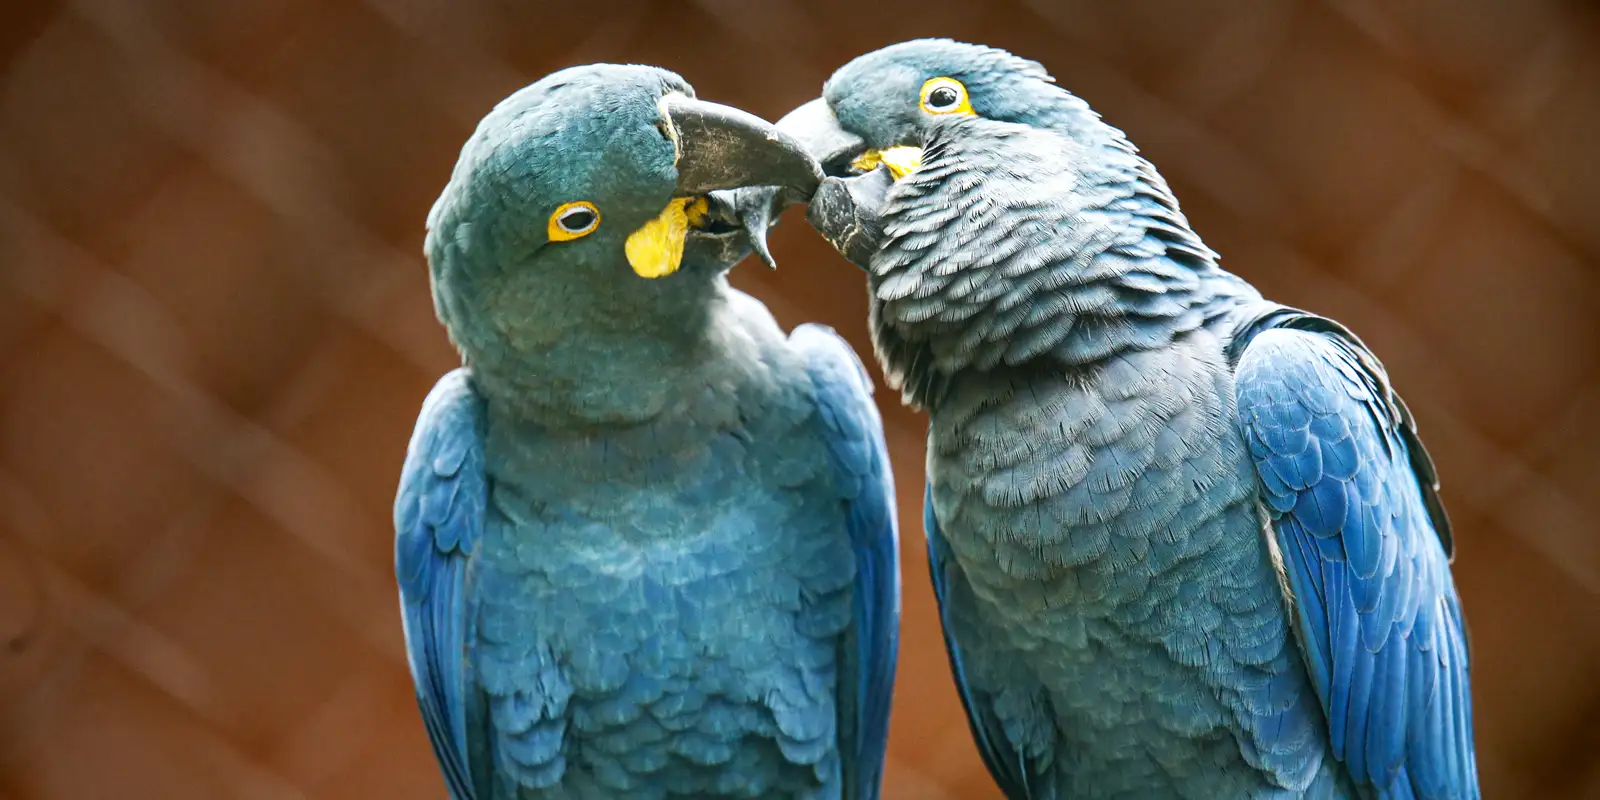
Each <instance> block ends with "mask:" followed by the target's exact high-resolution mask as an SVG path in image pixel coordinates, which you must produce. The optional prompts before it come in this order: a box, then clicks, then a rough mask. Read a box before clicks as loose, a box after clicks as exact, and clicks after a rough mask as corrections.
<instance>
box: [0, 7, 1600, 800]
mask: <svg viewBox="0 0 1600 800" xmlns="http://www.w3.org/2000/svg"><path fill="white" fill-rule="evenodd" d="M920 35H950V36H955V37H957V38H962V39H967V40H974V41H980V42H984V43H988V44H994V45H999V46H1004V47H1007V48H1009V49H1012V50H1014V51H1016V52H1018V53H1021V54H1024V55H1027V56H1031V57H1034V58H1038V59H1040V60H1042V61H1044V62H1045V63H1046V65H1047V66H1048V67H1049V68H1050V69H1051V70H1052V72H1054V74H1055V75H1056V76H1057V78H1058V80H1059V81H1060V82H1061V83H1062V84H1063V85H1065V86H1067V87H1068V88H1070V89H1072V90H1073V91H1075V92H1076V93H1078V94H1079V95H1081V96H1083V97H1084V98H1086V99H1087V100H1089V102H1090V103H1092V104H1093V105H1094V106H1095V107H1096V108H1097V109H1099V110H1100V111H1101V112H1102V113H1103V114H1104V115H1105V116H1106V118H1107V119H1108V120H1109V121H1111V122H1112V123H1113V124H1116V125H1118V126H1120V127H1122V128H1124V129H1125V130H1127V131H1128V132H1129V133H1130V135H1131V136H1132V137H1133V139H1134V141H1136V142H1137V143H1139V144H1140V145H1141V146H1142V147H1143V148H1144V150H1145V152H1146V153H1147V154H1148V155H1150V157H1151V158H1152V159H1153V160H1154V161H1155V163H1156V164H1157V165H1158V166H1159V167H1160V168H1161V169H1162V170H1163V171H1164V173H1165V174H1166V176H1167V178H1168V179H1169V180H1170V182H1171V183H1172V184H1173V185H1174V187H1175V189H1176V190H1177V192H1178V195H1179V197H1180V198H1181V199H1182V201H1183V204H1184V209H1185V211H1187V212H1188V214H1189V216H1190V218H1191V219H1192V220H1193V221H1194V223H1195V225H1196V227H1197V228H1198V230H1199V231H1200V232H1201V234H1202V235H1203V236H1205V237H1206V238H1207V241H1208V242H1209V243H1210V244H1211V245H1212V246H1213V247H1214V248H1215V249H1217V250H1219V251H1220V252H1221V253H1222V254H1223V256H1224V264H1225V265H1226V266H1227V267H1229V268H1231V269H1232V270H1233V271H1235V272H1238V273H1241V274H1243V275H1244V276H1246V277H1248V278H1249V279H1251V280H1253V281H1255V282H1256V283H1257V284H1258V285H1260V286H1261V287H1263V289H1264V290H1265V291H1266V292H1268V293H1269V294H1270V295H1271V296H1273V297H1275V298H1277V299H1280V300H1283V301H1286V302H1289V303H1293V304H1295V305H1300V306H1305V307H1309V308H1312V309H1315V310H1318V311H1321V312H1325V313H1328V314H1331V315H1333V316H1335V317H1337V318H1339V319H1341V320H1343V321H1344V322H1346V323H1348V324H1350V325H1351V326H1352V327H1354V328H1355V329H1356V330H1357V331H1358V332H1360V333H1361V335H1362V336H1364V337H1365V338H1366V340H1367V341H1368V343H1369V344H1371V345H1372V346H1373V347H1374V348H1375V349H1376V350H1377V351H1378V353H1379V354H1380V355H1381V356H1382V357H1383V358H1384V359H1385V360H1386V361H1387V363H1388V365H1389V367H1390V369H1391V372H1392V373H1393V374H1394V375H1395V376H1396V378H1397V381H1398V384H1399V386H1400V389H1401V390H1402V391H1403V392H1404V393H1405V395H1406V397H1407V398H1408V399H1409V400H1410V402H1411V404H1412V406H1413V408H1414V409H1415V411H1416V413H1417V416H1418V417H1419V418H1420V421H1421V424H1422V427H1423V433H1424V435H1425V437H1426V438H1427V440H1428V442H1429V444H1430V446H1431V447H1432V449H1433V452H1434V453H1435V455H1436V456H1437V458H1438V460H1439V462H1440V465H1441V471H1442V472H1443V475H1444V480H1445V491H1446V500H1447V501H1448V502H1449V504H1450V509H1451V512H1452V514H1453V516H1454V518H1455V520H1456V523H1457V536H1458V542H1459V547H1460V558H1459V559H1458V561H1457V564H1456V569H1455V574H1456V577H1457V580H1458V582H1459V584H1460V587H1461V591H1462V594H1463V595H1464V597H1465V602H1466V605H1467V610H1468V613H1469V617H1470V619H1471V624H1472V632H1473V635H1474V641H1473V644H1474V645H1475V656H1476V661H1475V672H1474V679H1475V686H1474V689H1475V694H1476V700H1477V731H1478V745H1479V764H1480V769H1481V772H1482V778H1483V784H1484V788H1485V791H1486V796H1488V797H1491V798H1521V797H1540V798H1545V797H1582V796H1590V797H1600V756H1597V755H1596V753H1600V723H1597V720H1600V681H1597V680H1596V678H1597V677H1600V601H1597V600H1600V545H1597V539H1596V536H1595V533H1596V531H1595V527H1596V526H1595V524H1594V521H1593V519H1592V518H1591V517H1590V516H1588V514H1586V511H1587V510H1588V509H1589V508H1592V507H1593V505H1594V500H1595V499H1596V498H1597V497H1600V402H1597V399H1600V349H1597V345H1600V341H1597V340H1600V322H1597V314H1596V312H1597V310H1600V278H1597V275H1596V266H1597V264H1600V212H1597V208H1596V204H1595V202H1594V200H1593V198H1592V197H1591V196H1590V194H1591V193H1593V192H1595V191H1597V190H1600V152H1597V151H1596V147H1595V146H1596V144H1597V143H1600V15H1597V14H1596V12H1595V11H1594V10H1593V9H1592V8H1589V7H1586V6H1584V5H1580V4H1579V3H1577V2H1569V3H1563V2H1561V1H1560V0H1404V1H1403V2H1383V1H1382V0H1325V1H1322V2H1311V1H1309V0H1308V1H1306V2H1279V1H1276V0H1207V1H1206V2H1191V1H1189V0H1184V1H1182V2H1180V1H1179V0H1172V1H1171V2H1154V1H1153V0H1148V1H1145V2H1133V3H1121V4H1114V3H1103V2H1091V1H1090V0H1080V1H1079V2H1061V3H1048V2H1042V0H1041V1H1040V2H1031V3H1030V2H991V3H986V4H977V3H972V4H958V3H950V2H935V1H934V0H922V1H921V2H916V3H910V2H875V0H854V2H836V1H833V2H814V1H813V0H788V1H787V2H742V1H741V0H704V2H698V3H682V2H665V1H662V2H610V1H608V0H582V2H568V3H547V2H509V1H507V2H498V3H496V2H460V1H459V0H367V1H366V2H360V1H358V0H347V1H345V2H315V1H314V0H229V1H228V2H209V1H208V0H139V1H138V2H133V1H131V0H81V1H80V2H72V3H65V4H59V5H50V4H39V3H31V4H30V3H27V2H22V3H18V2H11V3H7V4H6V5H5V7H4V10H3V11H0V246H3V247H0V797H8V798H19V799H22V798H28V799H32V798H130V799H132V798H218V797H248V798H295V797H318V798H344V797H349V798H363V797H385V798H442V797H443V796H444V794H443V788H442V784H441V783H440V780H439V778H438V777H437V773H436V771H435V768H434V765H433V761H432V758H431V756H430V754H429V752H428V749H427V746H426V743H425V739H424V735H423V730H422V726H421V724H420V721H419V719H418V716H417V714H416V711H415V709H414V706H413V701H412V697H411V688H410V682H409V677H408V675H407V672H406V668H405V664H404V661H403V659H402V655H401V650H402V645H401V637H400V626H399V622H398V614H397V610H396V600H395V590H394V587H393V581H392V576H391V563H392V561H391V559H392V556H391V552H392V551H391V542H392V533H391V529H390V523H389V519H390V511H389V509H390V503H391V499H392V496H393V491H394V486H395V482H396V478H397V475H398V469H399V465H400V461H401V458H402V455H403V452H404V448H405V444H406V441H407V438H408V436H409V433H410V430H411V426H412V422H413V420H414V417H415V414H416V411H417V409H418V407H419V405H420V403H421V400H422V397H423V395H424V394H425V393H426V391H427V390H428V388H429V386H430V385H431V383H432V382H433V380H434V379H435V378H437V377H438V376H439V375H440V374H441V373H443V372H444V371H446V370H447V369H449V368H451V367H452V366H454V365H455V364H456V363H457V360H456V357H455V355H454V353H453V352H452V351H451V349H450V347H449V345H448V344H447V342H446V340H445V336H444V333H443V331H442V330H441V329H440V328H439V327H438V325H437V324H436V322H435V321H434V319H433V315H432V311H431V307H430V304H429V300H428V292H427V279H426V272H425V269H424V266H423V260H422V257H421V255H420V246H421V240H422V233H423V228H422V222H423V218H424V215H425V213H426V212H427V209H428V206H429V204H430V203H431V202H432V200H433V198H434V197H435V195H436V194H437V192H438V191H439V189H440V188H441V187H442V186H443V184H444V181H445V178H446V177H447V175H448V174H449V171H450V168H451V166H452V164H453V163H454V160H455V156H456V152H457V149H458V148H459V147H460V144H461V142H462V141H463V140H464V139H465V137H466V135H467V134H468V132H469V131H470V130H471V128H472V127H473V125H474V124H475V123H476V121H477V120H478V119H479V117H481V116H482V115H483V114H484V113H485V112H486V111H487V110H488V109H489V108H490V106H491V105H493V103H495V102H496V101H497V100H498V99H500V98H501V97H503V96H504V95H506V94H508V93H509V92H511V91H512V90H514V89H515V88H517V87H519V86H521V85H523V84H526V83H528V82H530V81H532V80H534V79H536V78H537V77H539V76H540V75H542V74H544V73H546V72H549V71H551V70H554V69H556V68H559V67H562V66H566V65H570V64H575V63H584V62H590V61H638V62H646V63H654V64H660V65H663V66H667V67H670V68H673V69H676V70H678V71H680V72H681V73H682V74H684V75H685V76H686V77H688V78H689V79H690V80H691V81H692V82H693V83H694V84H695V86H696V87H697V88H698V90H699V93H700V95H701V96H702V97H706V98H708V99H714V100H719V101H724V102H730V103H734V104H737V105H740V106H743V107H746V108H748V109H750V110H752V111H755V112H756V113H759V114H762V115H764V116H767V117H768V118H776V117H777V116H779V115H780V114H782V113H783V112H784V111H786V110H787V109H789V108H791V107H792V106H794V105H795V104H797V103H799V102H801V101H803V100H805V99H808V98H810V97H812V96H814V95H815V94H816V93H817V92H818V90H819V88H820V86H821V83H822V81H823V79H824V78H825V77H826V76H827V75H828V73H829V72H830V71H831V70H832V69H833V68H834V67H836V66H838V65H839V64H841V63H843V62H844V61H845V60H847V59H848V58H850V57H852V56H854V55H857V54H859V53H861V52H864V51H866V50H869V49H872V48H875V47H878V46H880V45H883V44H887V43H889V42H892V41H897V40H900V39H905V38H911V37H913V36H920ZM774 249H775V250H776V252H777V253H778V256H779V260H780V261H781V262H782V265H783V268H782V269H780V271H778V272H777V273H776V274H772V273H768V272H766V271H765V270H763V269H760V268H759V267H752V266H751V265H746V266H745V267H743V268H741V269H740V270H739V271H738V272H737V273H736V274H735V278H734V280H735V283H737V284H739V285H740V286H742V287H744V288H746V289H748V290H750V291H752V292H754V293H756V294H757V295H758V296H760V297H761V298H763V299H764V300H766V301H767V302H768V303H769V304H770V305H771V306H772V308H773V309H774V311H775V312H776V314H777V316H778V317H779V319H780V320H781V321H782V322H783V323H784V324H785V325H793V324H795V323H797V322H801V321H805V320H822V321H826V322H828V323H830V324H832V325H833V326H835V327H836V328H838V329H839V330H840V331H842V332H844V333H845V334H846V335H847V336H848V337H850V338H851V340H852V341H853V342H854V343H855V344H856V346H857V347H858V348H859V349H860V350H861V352H863V353H868V352H870V351H869V349H868V346H867V342H866V337H865V324H864V323H865V309H866V305H865V299H864V296H863V281H862V279H861V278H860V276H859V274H858V273H855V272H853V270H852V268H851V267H849V266H848V265H847V264H845V263H844V262H843V261H842V260H840V259H839V258H837V257H836V256H835V255H834V254H833V253H832V252H831V251H828V250H827V249H826V248H825V246H824V245H822V244H821V242H820V240H819V239H817V238H816V237H815V236H814V235H813V234H812V233H811V232H810V231H809V230H808V229H807V228H806V227H805V225H804V223H803V221H801V220H800V219H799V218H798V216H792V217H791V219H790V220H789V221H788V222H786V223H785V225H784V226H783V227H782V228H780V230H779V232H778V235H777V236H776V238H775V241H774ZM879 402H880V405H881V406H882V408H883V410H884V413H885V417H886V421H887V423H888V424H889V426H890V437H891V442H892V444H893V446H894V448H895V458H896V461H895V464H896V467H897V469H898V473H899V481H900V496H901V499H902V503H901V506H902V510H901V514H902V519H903V520H904V521H905V525H904V528H905V530H904V539H905V549H906V565H905V569H906V575H907V581H906V600H905V611H906V613H905V628H904V643H905V644H904V653H903V655H902V665H903V666H902V670H901V674H900V680H899V690H898V691H899V696H898V698H897V702H898V706H897V710H896V712H895V719H894V738H893V743H892V745H893V746H892V747H891V752H890V758H891V765H890V769H889V777H888V780H889V791H888V796H889V797H893V798H940V797H950V798H968V797H971V798H980V797H992V796H994V795H993V793H992V790H991V789H990V788H989V782H988V780H987V778H986V777H985V775H984V774H983V771H982V767H981V766H980V765H979V762H978V760H977V758H976V755H975V753H974V751H973V748H972V746H971V744H970V743H969V740H968V733H967V729H966V726H965V725H964V724H963V723H962V722H961V720H960V716H959V714H960V711H959V707H958V705H957V703H956V701H955V697H954V694H953V692H952V691H951V682H950V678H949V677H948V673H947V671H946V667H945V661H944V656H943V654H942V650H941V647H940V644H939V634H938V631H937V627H936V622H935V618H934V615H933V609H932V598H931V595H930V593H929V591H928V589H927V581H926V577H925V576H926V571H925V570H926V566H925V561H924V558H923V555H922V547H921V525H920V519H921V514H920V509H919V507H918V504H919V503H920V498H921V489H920V487H921V480H922V476H921V470H922V443H921V436H922V432H923V424H924V423H923V420H922V419H921V418H919V417H917V416H914V415H912V414H910V413H908V412H906V411H904V410H903V409H901V408H899V405H898V400H897V398H896V397H895V396H894V395H892V394H891V393H889V392H887V391H880V392H879Z"/></svg>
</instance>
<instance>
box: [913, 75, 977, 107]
mask: <svg viewBox="0 0 1600 800" xmlns="http://www.w3.org/2000/svg"><path fill="white" fill-rule="evenodd" d="M918 104H919V105H921V106H922V110H923V111H926V112H928V113H929V114H974V113H976V112H974V111H973V110H972V101H971V100H970V99H969V98H968V97H967V87H965V86H963V85H961V81H958V80H956V79H955V78H929V79H928V80H927V81H926V82H925V83H923V84H922V96H921V99H920V100H919V101H918Z"/></svg>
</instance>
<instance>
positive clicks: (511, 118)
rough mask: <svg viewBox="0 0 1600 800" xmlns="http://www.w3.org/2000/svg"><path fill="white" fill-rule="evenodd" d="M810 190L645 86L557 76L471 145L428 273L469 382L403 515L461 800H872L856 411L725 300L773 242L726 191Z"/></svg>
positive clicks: (864, 487)
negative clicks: (732, 277) (733, 276)
mask: <svg viewBox="0 0 1600 800" xmlns="http://www.w3.org/2000/svg"><path fill="white" fill-rule="evenodd" d="M818 178H820V174H819V172H818V171H817V165H816V164H815V163H814V162H813V161H811V160H810V159H809V158H808V157H807V156H806V155H805V153H804V151H803V149H801V148H800V146H799V145H798V144H797V143H795V142H793V141H792V140H788V139H786V138H785V137H782V136H781V135H779V134H777V133H776V131H775V130H774V129H773V128H772V126H771V125H770V124H769V123H766V122H764V121H762V120H760V119H757V118H756V117H753V116H751V115H749V114H745V113H743V112H740V111H737V110H735V109H731V108H728V107H726V106H720V105H717V104H714V103H708V102H704V101H701V100H697V99H695V97H694V92H693V90H692V89H691V88H690V86H689V84H687V83H685V82H684V81H683V79H682V78H680V77H679V76H677V75H675V74H673V73H670V72H667V71H664V70H660V69H655V68H651V67H642V66H613V65H594V66H586V67H577V68H572V69H567V70H563V71H560V72H556V73H554V74H552V75H549V76H548V77H545V78H544V79H542V80H540V81H538V82H537V83H534V84H533V85H531V86H529V87H527V88H525V89H522V90H521V91H518V92H516V93H515V94H513V95H511V96H510V97H509V98H507V99H506V100H504V101H503V102H501V103H500V104H499V105H498V106H496V107H495V109H494V110H493V111H492V112H491V113H490V114H489V115H488V116H487V117H485V118H484V120H483V122H482V123H481V124H480V125H479V126H478V129H477V131H476V132H475V133H473V134H472V136H471V138H470V139H469V140H468V141H467V143H466V145H465V146H464V147H463V149H462V152H461V157H460V160H459V162H458V163H457V164H456V167H455V171H454V173H453V174H452V175H451V177H450V181H449V183H448V185H447V186H446V187H445V189H444V191H443V193H442V194H441V196H440V197H439V199H438V201H437V203H436V204H435V205H434V207H433V210H432V212H431V213H430V214H429V217H428V235H427V240H426V245H425V249H426V252H427V256H428V261H429V265H430V268H431V276H432V286H433V297H434V304H435V309H436V311H437V313H438V316H439V318H440V320H441V322H443V324H444V326H445V328H446V329H447V330H448V331H449V334H450V338H451V340H452V341H453V342H454V343H455V345H456V346H457V348H458V349H459V350H460V351H461V353H462V356H463V360H464V364H465V366H463V367H461V368H460V369H457V370H455V371H453V372H450V373H449V374H447V375H445V376H444V377H443V378H442V379H441V380H440V381H439V382H438V384H437V385H436V386H435V387H434V389H433V391H432V392H431V393H430V394H429V395H428V397H427V399H426V401H425V402H424V404H423V407H422V413H421V416H420V417H419V418H418V420H417V426H416V431H415V433H414V435H413V437H412V439H411V444H410V447H409V450H408V452H407V454H406V459H405V465H404V468H403V473H402V475H401V479H400V487H399V494H398V496H397V497H396V498H395V530H396V541H395V562H396V563H395V567H396V573H397V576H398V579H399V584H400V596H401V605H402V611H403V620H404V625H405V638H406V647H407V654H408V656H409V663H410V668H411V673H412V676H413V678H414V681H415V684H416V691H417V700H418V704H419V706H420V708H421V711H422V718H423V721H424V723H425V725H426V728H427V733H428V736H429V738H430V740H431V742H432V744H433V748H434V753H435V755H436V756H437V758H438V762H439V765H440V768H441V770H442V771H443V773H444V778H445V782H446V784H447V786H448V788H449V791H450V795H451V797H452V798H454V799H455V800H467V799H468V798H543V797H550V798H668V797H794V798H841V797H842V798H875V797H877V796H878V791H879V784H880V781H881V776H882V769H883V762H884V756H885V744H886V738H887V727H888V716H889V697H890V693H891V689H892V682H893V675H894V667H895V658H896V652H897V637H898V625H899V567H898V550H897V533H896V521H895V512H894V504H893V502H892V483H891V476H890V469H889V462H888V457H887V453H886V451H885V446H884V438H883V430H882V423H881V421H880V419H879V416H878V413H877V411H876V407H875V406H874V405H873V401H872V399H871V396H870V394H871V383H870V380H869V378H868V376H867V374H866V372H865V370H864V369H863V368H862V366H861V364H860V362H859V361H858V360H857V359H856V357H855V355H854V353H853V351H852V350H851V349H850V348H849V346H848V345H846V344H845V343H844V341H843V340H842V339H840V338H839V337H838V336H837V335H836V334H834V333H833V332H832V331H830V330H828V329H826V328H823V327H820V326H816V325H805V326H801V327H799V328H797V329H796V330H795V331H794V333H793V334H792V335H790V336H788V337H785V336H784V335H783V333H782V331H781V330H780V329H779V328H778V326H777V324H776V323H775V322H774V320H773V319H772V317H771V315H770V314H769V313H768V312H767V310H766V309H765V308H764V307H763V306H762V305H761V304H760V303H759V302H757V301H756V300H754V299H752V298H751V297H749V296H747V295H745V294H743V293H741V292H738V291H735V290H733V289H732V288H730V287H729V286H728V283H727V280H726V277H725V274H726V272H727V270H728V268H729V267H730V266H731V265H732V264H733V263H734V262H736V261H738V260H739V259H740V258H742V257H743V256H744V255H745V254H747V253H748V252H750V249H751V248H752V247H758V246H761V237H764V235H765V233H766V230H765V227H758V228H754V229H752V228H751V227H750V224H749V220H748V219H745V218H744V217H743V216H742V212H739V211H737V210H735V203H734V200H735V195H736V194H737V192H740V191H744V190H743V189H738V188H736V187H743V186H753V185H771V186H783V187H789V190H790V191H792V192H796V193H798V194H799V195H804V194H807V193H809V192H810V191H811V190H812V189H814V188H815V186H816V182H817V180H818ZM724 190H726V191H724ZM730 192H731V193H733V194H730ZM767 211H770V209H767ZM754 216H755V217H758V218H760V219H762V220H766V219H768V218H769V216H770V215H768V214H763V213H756V214H755V215H754Z"/></svg>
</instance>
